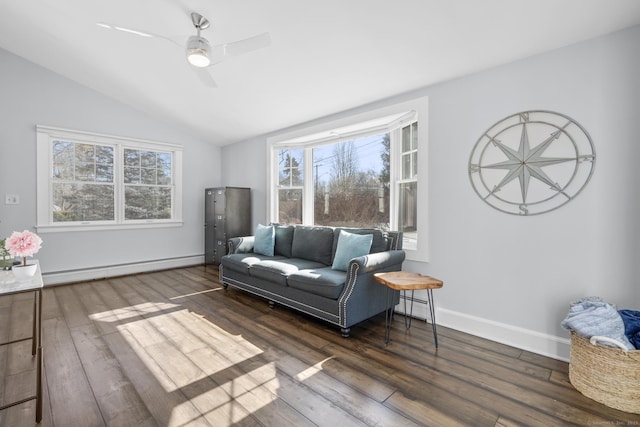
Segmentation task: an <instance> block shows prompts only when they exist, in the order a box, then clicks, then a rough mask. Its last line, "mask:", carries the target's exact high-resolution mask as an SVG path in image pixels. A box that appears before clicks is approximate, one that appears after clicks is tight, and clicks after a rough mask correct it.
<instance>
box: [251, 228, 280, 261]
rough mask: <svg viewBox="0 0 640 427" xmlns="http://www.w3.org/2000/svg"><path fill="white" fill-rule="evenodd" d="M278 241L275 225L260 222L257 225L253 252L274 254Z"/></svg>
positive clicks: (267, 254)
mask: <svg viewBox="0 0 640 427" xmlns="http://www.w3.org/2000/svg"><path fill="white" fill-rule="evenodd" d="M275 243H276V230H275V227H274V226H273V225H262V224H258V227H256V233H255V240H254V242H253V252H255V253H257V254H261V255H266V256H273V248H274V245H275Z"/></svg>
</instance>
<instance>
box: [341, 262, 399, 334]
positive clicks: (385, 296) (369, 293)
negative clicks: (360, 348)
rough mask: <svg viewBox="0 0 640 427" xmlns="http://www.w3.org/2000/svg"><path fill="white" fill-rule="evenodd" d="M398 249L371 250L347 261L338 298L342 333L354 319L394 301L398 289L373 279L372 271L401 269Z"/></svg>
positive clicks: (367, 315)
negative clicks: (371, 252) (370, 252)
mask: <svg viewBox="0 0 640 427" xmlns="http://www.w3.org/2000/svg"><path fill="white" fill-rule="evenodd" d="M404 257H405V253H404V251H402V250H392V251H386V252H378V253H373V254H369V255H365V256H361V257H357V258H353V259H352V260H351V261H349V268H348V269H347V277H346V281H345V287H344V290H343V291H342V294H341V295H340V297H339V298H338V302H339V309H340V316H339V323H340V326H341V327H342V333H343V336H347V335H348V334H349V328H350V327H351V326H352V325H355V324H356V323H358V322H361V321H363V320H365V319H368V318H370V317H371V316H375V315H376V314H378V313H381V312H383V311H385V310H387V309H391V308H393V307H395V305H396V304H398V302H399V300H400V292H398V291H395V290H393V291H392V290H389V288H387V287H386V286H384V285H382V284H380V283H378V282H376V280H375V278H374V277H373V274H374V273H381V272H387V271H400V270H402V262H403V261H404Z"/></svg>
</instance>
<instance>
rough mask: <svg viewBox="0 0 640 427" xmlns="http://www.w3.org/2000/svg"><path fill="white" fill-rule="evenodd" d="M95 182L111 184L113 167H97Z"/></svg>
mask: <svg viewBox="0 0 640 427" xmlns="http://www.w3.org/2000/svg"><path fill="white" fill-rule="evenodd" d="M96 182H113V166H111V165H97V166H96Z"/></svg>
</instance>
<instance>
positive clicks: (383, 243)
mask: <svg viewBox="0 0 640 427" xmlns="http://www.w3.org/2000/svg"><path fill="white" fill-rule="evenodd" d="M342 230H344V231H346V232H347V233H353V234H372V235H373V242H371V250H370V251H369V253H370V254H374V253H377V252H384V251H386V250H387V238H386V236H385V235H384V233H383V232H382V230H380V229H378V228H347V227H339V228H336V229H335V230H334V232H333V236H334V237H333V254H334V257H335V253H336V249H337V247H338V237H339V236H340V232H341V231H342Z"/></svg>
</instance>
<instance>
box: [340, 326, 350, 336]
mask: <svg viewBox="0 0 640 427" xmlns="http://www.w3.org/2000/svg"><path fill="white" fill-rule="evenodd" d="M349 332H351V328H340V333H341V334H342V337H343V338H349Z"/></svg>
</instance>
